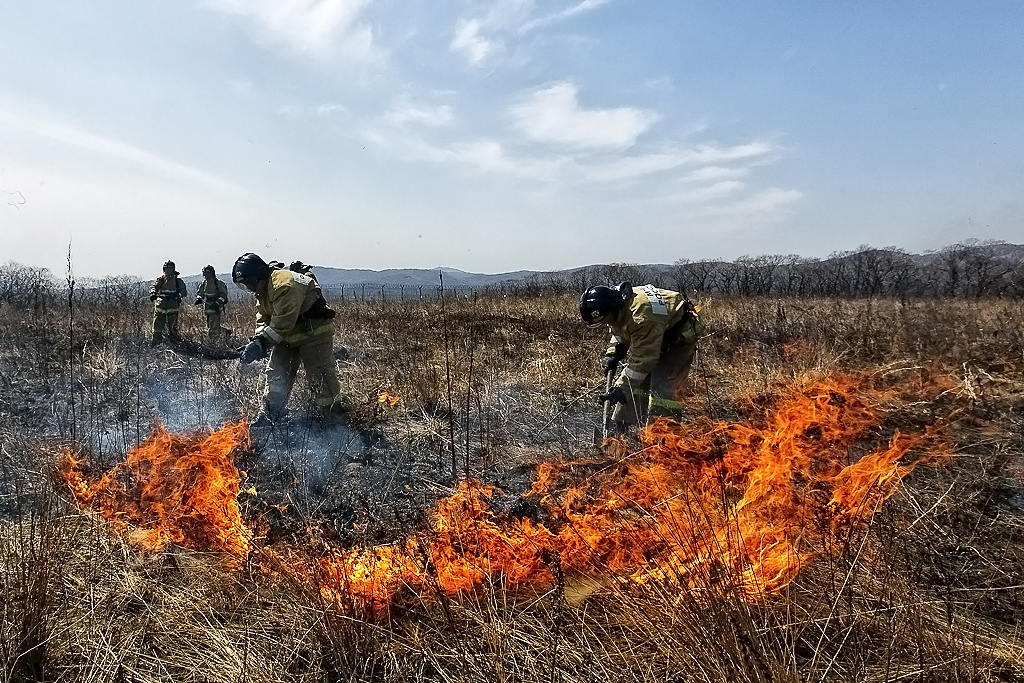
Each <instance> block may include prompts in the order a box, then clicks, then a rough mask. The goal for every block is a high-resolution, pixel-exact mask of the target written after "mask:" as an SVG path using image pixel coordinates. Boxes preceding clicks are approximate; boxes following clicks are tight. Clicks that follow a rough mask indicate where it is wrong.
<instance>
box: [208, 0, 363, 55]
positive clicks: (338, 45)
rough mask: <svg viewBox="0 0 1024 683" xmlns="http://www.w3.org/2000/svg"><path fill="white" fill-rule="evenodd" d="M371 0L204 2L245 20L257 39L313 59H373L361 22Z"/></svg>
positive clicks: (209, 0) (225, 0)
mask: <svg viewBox="0 0 1024 683" xmlns="http://www.w3.org/2000/svg"><path fill="white" fill-rule="evenodd" d="M372 2H373V0H205V4H206V6H207V7H209V8H210V9H213V10H215V11H218V12H222V13H225V14H229V15H233V16H238V17H242V18H243V19H245V20H247V21H248V22H249V23H250V25H251V27H252V28H253V30H254V31H255V32H256V36H257V38H258V39H259V40H261V41H264V42H266V43H269V44H271V45H277V46H283V47H285V48H287V49H289V50H291V51H293V52H297V53H299V54H304V55H309V56H312V57H316V58H334V57H343V58H349V59H356V60H365V59H370V58H372V57H374V56H375V52H374V42H373V30H372V28H371V27H370V25H369V24H368V23H366V22H363V21H361V19H362V14H363V12H364V11H365V10H366V8H367V7H369V5H370V4H371V3H372Z"/></svg>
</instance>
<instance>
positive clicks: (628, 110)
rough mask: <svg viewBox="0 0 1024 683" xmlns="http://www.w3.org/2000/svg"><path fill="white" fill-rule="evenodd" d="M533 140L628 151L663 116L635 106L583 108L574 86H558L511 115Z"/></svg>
mask: <svg viewBox="0 0 1024 683" xmlns="http://www.w3.org/2000/svg"><path fill="white" fill-rule="evenodd" d="M509 113H510V115H511V117H512V119H513V121H514V123H515V126H516V128H518V129H519V131H520V132H521V133H522V134H523V135H525V136H526V138H528V139H530V140H534V141H537V142H552V143H556V144H561V145H566V146H570V147H577V148H582V149H625V148H628V147H632V146H633V144H635V143H636V139H637V137H639V136H640V135H642V134H643V133H644V132H646V131H647V130H648V129H649V128H650V127H651V125H653V124H654V122H655V121H657V120H658V119H659V118H660V117H659V115H658V114H656V113H653V112H649V111H644V110H642V109H636V108H633V107H618V108H616V109H582V108H581V107H580V105H579V102H578V100H577V88H576V86H575V85H573V84H572V83H555V84H554V85H551V86H548V87H546V88H542V89H540V90H537V91H535V92H534V93H532V94H530V95H529V96H527V97H526V98H525V99H524V100H522V101H521V102H519V103H518V104H516V105H515V106H514V107H512V109H511V111H510V112H509Z"/></svg>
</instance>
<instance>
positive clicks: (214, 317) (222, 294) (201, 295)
mask: <svg viewBox="0 0 1024 683" xmlns="http://www.w3.org/2000/svg"><path fill="white" fill-rule="evenodd" d="M227 303H228V286H227V285H226V284H224V281H223V280H218V279H217V271H215V270H214V269H213V266H206V267H205V268H203V281H202V282H200V283H199V289H198V290H196V300H195V304H196V306H202V307H203V312H204V313H206V332H207V335H208V336H209V338H210V339H211V340H213V339H221V338H224V337H226V336H227V335H228V333H229V332H230V330H227V329H225V328H223V327H221V324H220V321H221V315H222V314H223V313H224V307H225V306H227Z"/></svg>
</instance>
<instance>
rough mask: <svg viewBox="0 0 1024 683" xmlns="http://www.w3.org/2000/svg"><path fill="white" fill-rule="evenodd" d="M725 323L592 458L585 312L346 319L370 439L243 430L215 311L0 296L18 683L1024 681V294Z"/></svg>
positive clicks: (805, 304)
mask: <svg viewBox="0 0 1024 683" xmlns="http://www.w3.org/2000/svg"><path fill="white" fill-rule="evenodd" d="M111 291H113V290H111ZM700 303H701V304H702V307H703V308H702V315H703V316H704V317H705V319H706V321H707V323H708V332H707V336H706V337H705V338H704V339H703V340H702V341H701V342H700V347H699V358H698V361H697V362H696V363H695V365H694V369H693V374H692V376H691V379H692V383H691V384H692V393H691V394H690V395H689V396H688V397H687V398H686V409H687V416H686V419H685V420H684V422H683V424H681V425H680V424H675V423H659V424H657V425H655V426H654V427H653V428H652V429H650V430H648V431H646V432H644V433H641V434H632V435H628V436H627V437H625V438H624V439H623V440H618V441H612V442H609V443H607V444H605V445H604V447H603V448H601V449H599V448H597V447H595V445H594V443H593V430H594V427H595V425H597V424H598V423H599V421H600V409H599V408H598V407H597V404H596V401H595V397H596V395H597V393H599V392H598V388H599V387H600V386H602V378H601V376H600V373H599V368H598V360H599V357H600V355H601V354H602V353H603V350H604V345H605V341H606V339H605V334H604V332H603V331H595V330H589V329H587V328H585V327H584V326H583V325H582V324H580V323H579V321H578V316H577V313H576V297H575V296H572V295H568V296H559V295H546V296H539V297H510V296H504V297H499V296H489V295H486V294H481V295H480V296H477V297H458V298H448V299H446V300H444V301H443V303H442V302H439V301H436V300H430V301H405V302H402V301H398V302H396V301H346V302H344V303H342V302H337V303H336V307H337V309H338V317H337V318H336V331H335V346H336V349H337V352H336V357H337V358H338V364H339V369H340V373H341V377H342V382H343V387H344V391H345V394H346V396H347V398H348V401H349V405H348V409H349V411H348V419H347V422H346V423H345V424H321V423H319V422H318V421H317V420H316V419H314V416H312V415H310V414H309V411H308V409H307V407H306V406H307V405H308V398H309V397H308V393H307V389H306V387H305V386H304V384H303V382H302V380H301V378H300V381H299V382H298V383H297V385H296V391H295V392H294V394H293V397H292V402H291V406H290V407H291V419H290V421H289V422H288V423H287V424H286V425H283V426H280V427H275V428H274V429H269V428H262V429H256V428H254V429H253V430H252V431H251V432H247V431H246V430H245V428H244V427H239V426H235V425H236V424H237V423H238V422H239V421H240V420H243V419H246V418H250V417H253V416H254V415H255V411H256V409H257V407H258V405H259V400H260V396H261V392H262V387H263V382H264V380H263V376H262V373H261V369H260V368H259V367H256V368H239V367H238V366H237V364H236V363H235V362H234V361H230V360H209V359H207V358H204V357H203V355H202V354H197V353H195V351H196V348H197V346H196V344H198V343H199V342H201V340H202V339H203V337H204V334H205V330H204V329H203V324H202V321H201V320H200V315H198V313H197V312H196V310H195V309H194V308H193V307H188V309H187V310H186V312H185V314H184V319H183V333H184V336H185V337H186V339H188V340H192V341H193V342H196V344H190V345H187V346H185V347H178V348H174V347H169V346H164V347H159V348H156V349H152V348H150V347H149V345H148V326H149V310H150V308H149V304H148V302H147V301H145V300H141V301H140V300H138V299H137V298H136V297H134V296H132V295H130V289H129V288H126V289H125V290H124V292H123V293H122V294H118V293H117V292H116V291H114V293H112V294H109V295H108V296H106V298H105V299H104V298H103V297H93V298H92V299H89V298H83V299H82V300H80V301H78V300H76V303H75V305H74V307H73V308H71V307H69V305H68V300H67V292H64V294H63V296H62V297H61V296H56V297H52V298H46V297H43V298H42V299H40V298H39V297H38V296H37V297H36V298H35V299H33V298H32V297H31V296H26V297H25V298H24V299H22V300H20V301H15V302H13V303H12V302H10V301H8V302H7V303H5V304H3V305H0V592H2V596H3V601H2V603H0V667H2V668H3V678H4V680H15V681H44V680H45V681H110V682H115V681H116V682H128V681H196V682H199V681H204V682H205V681H218V682H220V681H225V682H227V681H231V682H241V681H246V682H253V683H256V682H263V681H488V682H490V681H560V682H563V681H564V682H566V683H569V682H577V681H579V682H583V681H645V682H646V681H652V682H653V681H673V682H683V681H694V682H697V681H723V682H724V681H730V682H731V681H758V682H761V681H851V682H852V681H865V682H866V681H963V682H967V681H972V682H973V681H978V682H981V681H1024V633H1021V616H1022V614H1024V611H1022V607H1024V605H1022V598H1021V595H1022V589H1024V430H1022V423H1024V305H1022V303H1021V302H1020V301H1018V300H1004V299H984V298H982V299H970V300H967V299H922V300H906V301H900V300H890V299H861V300H852V299H807V298H804V299H775V298H772V299H768V298H711V299H707V300H704V301H701V302H700ZM228 318H229V320H228V321H227V322H226V326H227V327H230V328H232V329H233V330H235V337H236V341H238V342H239V343H240V340H241V339H244V336H246V335H247V330H248V329H249V328H250V325H251V321H250V311H249V310H248V308H247V306H245V305H241V304H232V305H231V306H230V307H229V310H228ZM225 423H227V426H226V427H224V428H222V425H224V424H225ZM157 425H166V428H167V430H168V431H167V432H161V431H160V428H159V427H158V426H157ZM154 429H156V431H154ZM218 430H219V431H218ZM151 434H152V436H151ZM140 445H141V449H140ZM126 459H127V460H126ZM104 474H107V478H106V479H105V480H103V479H101V477H102V476H103V475H104Z"/></svg>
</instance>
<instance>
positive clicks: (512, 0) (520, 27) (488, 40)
mask: <svg viewBox="0 0 1024 683" xmlns="http://www.w3.org/2000/svg"><path fill="white" fill-rule="evenodd" d="M610 2H612V0H581V1H579V2H576V3H575V4H572V5H569V6H568V7H566V8H565V9H562V10H559V11H557V12H553V13H549V14H544V15H541V16H537V14H538V13H537V11H536V7H535V2H534V0H496V1H495V2H491V3H490V6H489V8H488V9H487V10H486V11H478V12H476V13H475V14H472V15H469V16H463V17H460V18H459V19H458V20H457V21H456V24H455V30H454V31H453V36H452V40H451V43H450V44H449V46H448V47H449V49H450V50H451V51H452V52H455V53H457V54H459V55H461V56H462V57H463V59H465V60H466V61H467V62H468V63H469V64H470V66H474V67H480V66H483V65H484V64H486V63H487V62H489V61H491V60H492V59H493V58H495V57H496V56H497V55H500V54H502V53H504V52H506V51H507V49H508V48H507V44H508V43H509V42H511V41H514V40H516V39H517V38H520V37H522V36H524V35H525V34H527V33H529V32H531V31H534V30H536V29H539V28H543V27H545V26H550V25H552V24H556V23H559V22H562V21H566V20H569V19H572V18H573V17H576V16H579V15H581V14H585V13H587V12H590V11H592V10H595V9H598V8H599V7H603V6H604V5H607V4H609V3H610Z"/></svg>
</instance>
